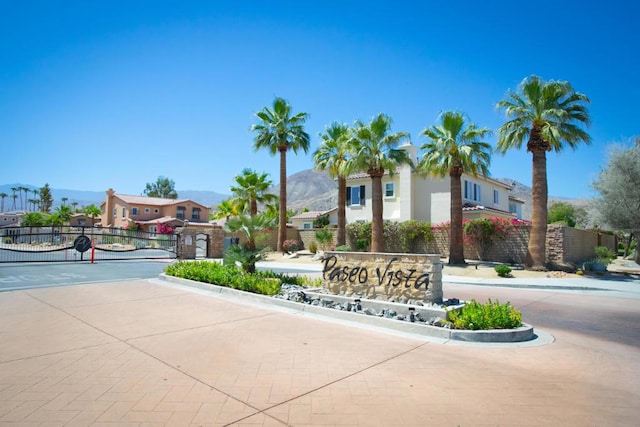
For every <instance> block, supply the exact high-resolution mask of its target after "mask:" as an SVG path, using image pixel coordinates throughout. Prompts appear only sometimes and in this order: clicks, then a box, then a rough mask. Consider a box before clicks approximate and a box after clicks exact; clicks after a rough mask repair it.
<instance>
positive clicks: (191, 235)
mask: <svg viewBox="0 0 640 427" xmlns="http://www.w3.org/2000/svg"><path fill="white" fill-rule="evenodd" d="M177 255H178V259H196V230H195V229H193V228H188V227H182V228H180V229H179V230H178V254H177Z"/></svg>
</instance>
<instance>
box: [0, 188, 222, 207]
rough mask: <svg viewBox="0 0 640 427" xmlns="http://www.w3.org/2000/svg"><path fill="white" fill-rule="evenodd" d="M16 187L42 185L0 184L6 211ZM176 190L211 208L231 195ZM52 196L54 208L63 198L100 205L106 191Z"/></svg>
mask: <svg viewBox="0 0 640 427" xmlns="http://www.w3.org/2000/svg"><path fill="white" fill-rule="evenodd" d="M16 187H27V188H29V190H39V189H40V187H36V186H33V185H25V184H0V193H6V194H7V195H8V197H6V198H5V200H4V208H5V211H7V210H12V205H13V199H12V198H11V195H12V194H13V191H12V190H11V189H12V188H16ZM176 191H177V192H178V196H179V198H181V199H191V200H193V201H195V202H198V203H200V204H203V205H205V206H209V207H211V208H213V207H215V206H217V205H219V204H220V202H221V201H223V200H224V199H226V198H228V197H229V195H227V194H220V193H216V192H215V191H194V190H176ZM16 194H18V193H16ZM22 197H23V199H24V192H22ZM51 197H53V208H55V207H57V206H60V205H61V204H62V198H66V199H67V200H66V202H65V203H66V204H67V205H70V204H72V203H77V204H78V206H88V205H91V204H94V205H96V206H100V204H101V203H102V202H104V200H105V192H104V191H82V190H68V189H61V188H52V189H51ZM31 198H34V197H33V195H32V194H29V197H27V199H31ZM23 202H24V201H23ZM16 208H17V209H20V197H19V196H18V198H17V199H16Z"/></svg>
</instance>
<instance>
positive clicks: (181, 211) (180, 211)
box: [176, 206, 186, 219]
mask: <svg viewBox="0 0 640 427" xmlns="http://www.w3.org/2000/svg"><path fill="white" fill-rule="evenodd" d="M185 210H186V208H185V207H184V206H178V212H177V213H176V218H178V219H184V211H185Z"/></svg>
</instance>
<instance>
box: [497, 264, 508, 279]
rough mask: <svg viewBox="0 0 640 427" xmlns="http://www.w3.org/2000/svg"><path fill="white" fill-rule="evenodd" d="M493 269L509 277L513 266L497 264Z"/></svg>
mask: <svg viewBox="0 0 640 427" xmlns="http://www.w3.org/2000/svg"><path fill="white" fill-rule="evenodd" d="M493 269H494V270H495V271H496V273H498V276H500V277H508V276H509V275H510V274H511V268H510V267H509V266H508V265H506V264H501V265H496V266H495V267H493Z"/></svg>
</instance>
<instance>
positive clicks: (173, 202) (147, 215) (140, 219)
mask: <svg viewBox="0 0 640 427" xmlns="http://www.w3.org/2000/svg"><path fill="white" fill-rule="evenodd" d="M100 209H101V210H102V215H101V223H100V225H101V226H102V227H115V228H124V227H126V226H128V224H129V223H130V222H131V221H134V222H135V223H137V224H138V225H139V226H140V227H141V228H142V230H144V231H149V232H151V233H155V232H156V229H157V226H158V225H159V224H166V225H170V226H172V227H181V226H183V225H184V224H185V223H187V222H188V224H189V225H190V226H200V227H208V226H211V224H209V207H207V206H204V205H201V204H200V203H197V202H194V201H192V200H189V199H163V198H160V197H146V196H131V195H127V194H117V193H116V192H115V191H114V190H113V189H109V190H107V195H106V200H105V202H104V203H102V204H101V205H100Z"/></svg>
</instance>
